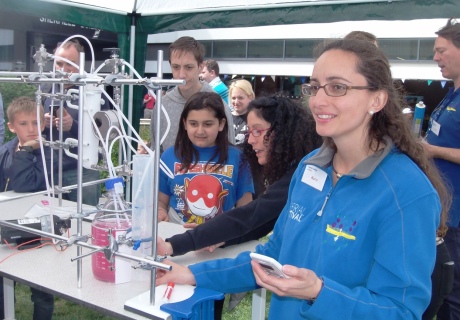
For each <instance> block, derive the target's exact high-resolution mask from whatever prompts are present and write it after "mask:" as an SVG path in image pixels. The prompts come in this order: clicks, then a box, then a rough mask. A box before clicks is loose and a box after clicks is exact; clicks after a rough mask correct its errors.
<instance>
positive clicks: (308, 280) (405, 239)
mask: <svg viewBox="0 0 460 320" xmlns="http://www.w3.org/2000/svg"><path fill="white" fill-rule="evenodd" d="M318 52H319V54H318V56H319V58H318V60H317V62H316V64H315V67H314V69H313V74H312V76H311V79H310V84H308V85H303V87H302V91H303V93H304V94H306V95H308V96H310V101H309V107H310V109H311V111H312V113H313V116H314V118H315V121H316V130H317V132H318V133H319V134H320V135H321V136H323V137H325V143H324V145H323V146H322V147H321V148H320V149H319V150H316V151H314V152H312V153H310V154H309V155H307V156H306V157H305V158H304V159H303V160H302V161H301V162H300V164H299V166H298V168H297V170H296V172H295V173H294V175H293V178H292V181H291V185H290V187H289V194H288V200H287V203H286V206H285V207H284V209H283V211H282V213H281V215H280V217H279V219H278V221H277V223H276V225H275V229H274V233H273V235H272V236H271V238H270V240H269V241H268V242H267V243H266V244H265V245H263V246H262V245H260V246H258V247H257V248H256V252H258V253H260V254H264V255H267V256H270V257H272V258H274V259H276V260H278V261H279V262H280V263H281V264H282V265H283V272H284V273H285V274H287V275H288V276H290V278H289V279H278V278H276V277H273V276H269V275H267V274H266V273H265V272H264V271H263V269H262V268H261V267H260V265H258V264H257V263H256V262H253V261H251V259H250V257H249V252H243V253H241V254H240V255H239V256H238V257H237V258H235V259H222V260H214V261H207V262H204V263H200V264H196V265H192V266H189V267H188V268H186V267H182V266H179V265H177V264H174V263H172V262H168V263H171V264H173V265H174V268H173V269H172V271H171V272H159V273H158V277H159V278H158V279H157V284H163V283H167V282H168V281H175V282H177V283H186V284H196V285H197V286H202V287H207V288H211V289H215V290H219V291H224V292H240V291H245V290H250V289H254V288H256V287H257V286H258V285H259V286H262V287H265V288H267V289H268V290H270V291H272V292H273V293H274V294H273V295H272V299H271V304H270V314H269V318H270V319H385V320H388V319H420V318H421V316H422V313H423V311H424V310H425V309H426V307H427V305H428V303H429V301H430V294H431V281H430V276H431V272H432V270H433V266H434V261H435V247H436V242H435V237H436V230H437V228H438V225H439V224H440V223H441V225H444V223H445V216H446V215H445V212H446V209H448V208H447V207H448V194H447V192H446V189H445V188H444V186H443V184H442V182H441V179H440V177H439V174H438V173H437V171H436V170H435V169H434V167H433V166H432V165H431V163H430V162H429V161H428V160H427V158H426V157H425V156H424V155H423V151H422V150H421V148H420V147H419V146H418V145H417V142H416V141H415V140H414V139H412V138H411V135H410V130H409V128H408V125H407V123H406V120H405V119H404V118H403V117H402V115H401V108H400V104H399V95H398V91H397V90H396V89H395V87H394V85H393V80H392V77H391V71H390V67H389V63H388V60H387V59H386V57H385V55H384V54H383V53H382V52H381V51H380V50H379V49H378V48H377V47H375V46H374V45H373V44H372V43H369V42H365V41H359V40H338V41H334V42H330V43H328V44H325V45H323V46H322V47H321V48H319V49H318ZM444 205H445V206H444Z"/></svg>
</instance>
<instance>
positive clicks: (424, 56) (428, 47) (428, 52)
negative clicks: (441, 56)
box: [418, 39, 435, 60]
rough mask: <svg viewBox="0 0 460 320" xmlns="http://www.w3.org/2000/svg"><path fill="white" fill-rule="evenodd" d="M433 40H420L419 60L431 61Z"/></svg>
mask: <svg viewBox="0 0 460 320" xmlns="http://www.w3.org/2000/svg"><path fill="white" fill-rule="evenodd" d="M434 41H435V39H420V49H419V57H418V59H419V60H433V55H434V52H433V47H434Z"/></svg>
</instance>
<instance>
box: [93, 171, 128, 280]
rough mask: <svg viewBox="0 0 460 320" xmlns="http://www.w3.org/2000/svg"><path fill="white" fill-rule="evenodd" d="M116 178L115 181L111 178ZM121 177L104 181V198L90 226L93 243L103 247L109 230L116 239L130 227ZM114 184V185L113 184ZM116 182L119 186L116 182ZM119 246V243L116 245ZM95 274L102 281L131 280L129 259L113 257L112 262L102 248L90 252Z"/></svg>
mask: <svg viewBox="0 0 460 320" xmlns="http://www.w3.org/2000/svg"><path fill="white" fill-rule="evenodd" d="M114 180H115V181H114ZM122 182H123V179H122V178H114V179H112V180H109V181H107V182H106V188H107V201H106V203H105V204H104V205H103V206H102V207H101V208H100V209H101V211H100V212H98V213H97V214H96V216H95V217H94V219H93V222H92V226H91V234H92V244H94V245H97V246H100V247H106V246H108V245H109V244H110V241H109V238H108V234H109V230H111V233H112V236H113V237H114V238H115V241H118V239H119V237H120V236H123V235H125V233H126V230H128V229H129V228H131V209H129V206H128V204H127V203H126V202H125V201H124V197H123V193H122V192H120V187H121V191H122V190H123V185H122ZM113 184H115V186H113ZM117 184H119V186H117ZM119 249H120V245H119ZM91 258H92V267H93V274H94V277H95V278H96V279H98V280H101V281H106V282H112V283H123V282H128V281H130V280H131V262H130V261H129V260H126V259H122V258H118V257H115V258H114V259H113V261H112V263H111V262H110V261H109V260H107V258H106V256H105V254H104V252H97V253H95V254H93V255H92V256H91Z"/></svg>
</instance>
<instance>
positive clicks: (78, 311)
mask: <svg viewBox="0 0 460 320" xmlns="http://www.w3.org/2000/svg"><path fill="white" fill-rule="evenodd" d="M139 135H140V136H141V138H143V139H146V140H148V139H150V132H149V128H148V127H146V126H141V128H140V130H139ZM116 149H118V148H116ZM112 160H113V161H114V163H118V158H117V152H114V153H113V154H112ZM267 240H268V237H264V238H262V239H260V241H262V242H266V241H267ZM95 281H96V280H95ZM270 297H271V293H270V292H267V303H266V308H265V315H266V316H267V315H268V308H269V306H270ZM15 299H16V303H15V313H16V319H17V320H30V319H32V318H33V303H32V301H31V300H30V289H29V287H28V286H25V285H22V284H20V283H17V284H16V289H15ZM251 316H252V293H249V294H247V295H246V296H245V297H244V298H243V300H241V302H240V303H239V304H238V305H237V306H236V307H235V308H234V309H233V310H232V311H228V296H226V299H225V303H224V311H223V313H222V319H223V320H245V319H251ZM266 318H267V317H266ZM82 319H84V320H86V319H91V320H113V319H116V318H113V317H109V316H106V315H104V314H102V313H100V312H98V311H94V310H92V309H89V308H86V307H83V306H80V305H79V304H76V303H73V302H70V301H67V300H64V299H61V298H59V297H55V299H54V313H53V320H82Z"/></svg>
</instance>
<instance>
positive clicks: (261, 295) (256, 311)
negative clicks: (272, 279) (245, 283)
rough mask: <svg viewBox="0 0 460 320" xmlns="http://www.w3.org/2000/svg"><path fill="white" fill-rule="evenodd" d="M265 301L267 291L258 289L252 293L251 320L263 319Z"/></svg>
mask: <svg viewBox="0 0 460 320" xmlns="http://www.w3.org/2000/svg"><path fill="white" fill-rule="evenodd" d="M266 301H267V290H266V289H265V288H260V289H257V290H254V291H253V292H252V320H264V319H265V303H266Z"/></svg>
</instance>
